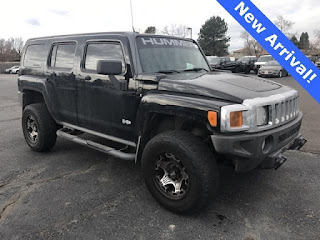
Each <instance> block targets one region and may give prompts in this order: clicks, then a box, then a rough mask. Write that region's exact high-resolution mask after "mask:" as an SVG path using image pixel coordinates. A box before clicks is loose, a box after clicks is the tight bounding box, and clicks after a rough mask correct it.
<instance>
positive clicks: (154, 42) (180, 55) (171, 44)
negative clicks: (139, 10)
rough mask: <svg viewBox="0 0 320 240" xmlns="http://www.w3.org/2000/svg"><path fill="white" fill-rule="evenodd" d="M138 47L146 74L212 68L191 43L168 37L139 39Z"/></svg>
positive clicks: (197, 48) (208, 69)
mask: <svg viewBox="0 0 320 240" xmlns="http://www.w3.org/2000/svg"><path fill="white" fill-rule="evenodd" d="M137 46H138V50H139V56H140V61H141V66H142V71H143V72H145V73H155V72H161V71H171V70H174V71H183V70H188V69H194V68H199V69H201V68H203V69H205V70H207V71H210V68H209V66H208V64H207V62H206V60H205V58H204V56H203V55H202V53H201V52H200V50H199V47H198V46H197V45H196V44H195V43H193V42H191V41H186V40H180V39H173V38H166V37H138V38H137Z"/></svg>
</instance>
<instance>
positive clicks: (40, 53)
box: [23, 44, 45, 68]
mask: <svg viewBox="0 0 320 240" xmlns="http://www.w3.org/2000/svg"><path fill="white" fill-rule="evenodd" d="M44 54H45V53H44V44H34V45H29V46H28V47H27V49H26V53H25V56H24V61H23V66H25V67H31V68H41V67H42V62H43V58H44Z"/></svg>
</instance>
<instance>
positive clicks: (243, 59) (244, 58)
mask: <svg viewBox="0 0 320 240" xmlns="http://www.w3.org/2000/svg"><path fill="white" fill-rule="evenodd" d="M249 60H250V57H242V58H240V59H238V62H242V63H246V62H249Z"/></svg>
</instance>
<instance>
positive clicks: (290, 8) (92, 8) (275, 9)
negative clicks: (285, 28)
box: [0, 0, 320, 51]
mask: <svg viewBox="0 0 320 240" xmlns="http://www.w3.org/2000/svg"><path fill="white" fill-rule="evenodd" d="M252 1H253V2H254V3H255V4H256V5H257V6H258V7H259V8H260V9H261V10H262V12H264V13H265V14H266V15H267V16H268V17H269V18H270V19H271V20H274V19H276V17H277V16H278V15H282V16H284V17H285V18H287V19H289V20H292V21H294V22H295V25H294V32H296V33H298V34H299V35H300V34H301V32H302V31H308V32H309V34H310V35H311V37H312V36H313V33H314V31H315V30H316V29H320V25H319V22H320V21H319V20H320V14H319V13H320V1H319V0H268V1H266V0H264V1H263V0H252ZM132 2H133V12H134V23H135V29H136V30H140V31H144V30H145V28H146V27H147V26H150V25H154V26H156V27H157V28H158V29H162V28H163V27H164V26H166V25H171V24H176V25H180V24H182V25H186V26H188V27H191V28H192V29H193V33H194V35H193V37H194V38H195V39H196V38H197V34H198V33H199V30H200V28H201V25H202V24H204V22H205V21H206V20H207V19H208V18H210V17H211V16H213V15H219V16H221V17H223V18H225V20H226V21H227V23H228V25H229V32H228V35H229V36H230V37H231V42H230V44H231V46H230V49H229V50H230V51H232V50H235V49H238V48H241V47H242V45H243V42H242V40H241V39H240V33H241V31H242V27H241V26H240V25H239V24H238V23H237V22H236V21H234V20H233V19H232V17H230V16H229V14H228V13H227V12H226V11H225V10H224V9H223V8H222V7H221V6H220V5H219V4H218V3H217V2H216V1H215V0H198V1H191V0H184V1H183V0H161V1H154V0H132ZM1 8H2V9H6V11H3V12H2V13H1V15H0V22H1V25H0V38H8V37H20V36H21V37H23V39H24V40H26V39H28V38H31V37H38V36H47V35H58V34H69V33H82V32H100V31H131V29H132V28H131V17H130V1H129V0H117V1H113V0H112V1H111V0H104V1H102V0H91V1H83V2H82V1H70V0H69V1H66V0H55V1H47V0H41V1H40V0H29V1H25V0H16V1H14V4H13V3H12V2H10V1H4V2H3V3H1ZM11 9H12V10H11Z"/></svg>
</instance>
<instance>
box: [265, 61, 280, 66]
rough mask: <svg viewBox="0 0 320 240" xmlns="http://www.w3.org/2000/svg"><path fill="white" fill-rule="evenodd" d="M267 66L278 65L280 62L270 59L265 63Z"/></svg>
mask: <svg viewBox="0 0 320 240" xmlns="http://www.w3.org/2000/svg"><path fill="white" fill-rule="evenodd" d="M266 65H267V66H280V64H279V63H278V62H277V61H270V62H267V63H266Z"/></svg>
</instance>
